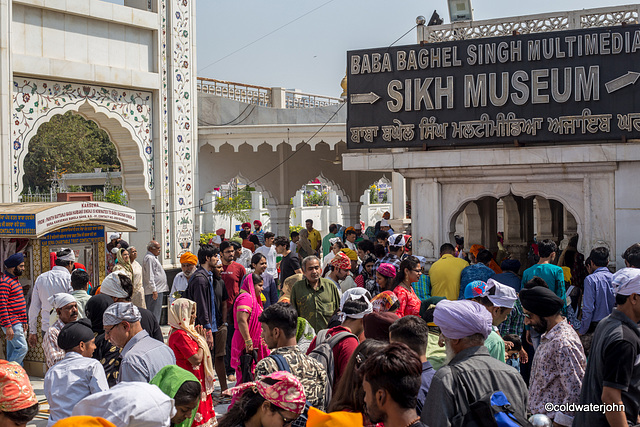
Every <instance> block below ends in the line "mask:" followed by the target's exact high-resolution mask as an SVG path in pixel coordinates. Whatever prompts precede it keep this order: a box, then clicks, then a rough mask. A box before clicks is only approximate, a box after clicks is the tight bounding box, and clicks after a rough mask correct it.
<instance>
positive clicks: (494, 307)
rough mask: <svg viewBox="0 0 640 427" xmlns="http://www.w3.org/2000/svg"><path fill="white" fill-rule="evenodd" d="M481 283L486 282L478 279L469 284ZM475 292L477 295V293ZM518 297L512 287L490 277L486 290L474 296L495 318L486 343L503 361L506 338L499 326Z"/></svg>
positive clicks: (491, 352) (493, 354)
mask: <svg viewBox="0 0 640 427" xmlns="http://www.w3.org/2000/svg"><path fill="white" fill-rule="evenodd" d="M479 283H484V282H481V281H479V280H476V281H473V282H471V283H469V284H468V285H467V286H474V284H479ZM475 294H476V295H477V293H475ZM517 299H518V296H517V295H516V291H515V290H514V289H513V288H512V287H510V286H507V285H503V284H502V283H498V282H496V281H495V280H493V279H489V280H488V281H487V284H486V286H485V287H484V291H483V292H482V293H480V295H478V296H477V297H474V298H473V300H474V301H476V302H478V303H480V304H482V305H483V306H484V307H485V308H486V309H487V310H488V311H489V313H490V314H491V317H492V319H493V320H492V322H491V324H492V331H491V333H490V334H489V336H488V337H487V339H486V341H485V343H484V345H485V347H487V349H488V350H489V354H491V356H493V357H495V358H496V359H498V360H499V361H501V362H504V361H505V348H504V340H503V339H502V337H501V336H500V334H499V333H498V326H499V325H500V324H501V323H502V322H504V321H505V320H507V317H509V314H511V310H512V309H513V305H514V304H515V302H516V300H517Z"/></svg>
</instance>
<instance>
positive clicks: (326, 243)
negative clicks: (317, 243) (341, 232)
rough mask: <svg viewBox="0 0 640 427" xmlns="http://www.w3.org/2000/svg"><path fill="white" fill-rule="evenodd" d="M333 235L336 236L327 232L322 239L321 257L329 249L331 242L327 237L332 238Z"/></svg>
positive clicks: (327, 253) (327, 252) (324, 255)
mask: <svg viewBox="0 0 640 427" xmlns="http://www.w3.org/2000/svg"><path fill="white" fill-rule="evenodd" d="M334 237H336V235H335V234H333V233H329V234H327V235H326V236H324V238H323V239H322V258H324V257H326V256H327V255H329V251H330V250H331V242H329V239H333V238H334Z"/></svg>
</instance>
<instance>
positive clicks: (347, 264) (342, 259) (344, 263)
mask: <svg viewBox="0 0 640 427" xmlns="http://www.w3.org/2000/svg"><path fill="white" fill-rule="evenodd" d="M331 265H332V266H333V267H335V268H341V269H343V270H351V260H350V259H349V257H348V256H347V255H345V253H344V252H338V253H337V254H336V256H334V257H333V259H332V260H331Z"/></svg>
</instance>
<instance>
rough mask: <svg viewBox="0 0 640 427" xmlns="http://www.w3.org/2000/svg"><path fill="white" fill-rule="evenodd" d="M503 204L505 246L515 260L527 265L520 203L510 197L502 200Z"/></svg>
mask: <svg viewBox="0 0 640 427" xmlns="http://www.w3.org/2000/svg"><path fill="white" fill-rule="evenodd" d="M521 200H522V199H520V201H521ZM502 204H503V206H504V246H505V248H506V249H507V250H508V251H509V252H510V253H511V255H512V257H513V258H515V259H518V260H519V261H520V262H521V263H522V265H525V261H526V258H527V242H526V241H525V240H524V239H523V227H522V214H521V211H520V203H518V200H516V199H515V198H514V197H513V196H511V195H509V196H506V197H503V198H502Z"/></svg>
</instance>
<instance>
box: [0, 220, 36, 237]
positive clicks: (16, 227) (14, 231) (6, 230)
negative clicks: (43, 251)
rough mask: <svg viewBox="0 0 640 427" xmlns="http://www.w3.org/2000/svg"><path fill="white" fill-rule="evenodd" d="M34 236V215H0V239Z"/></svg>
mask: <svg viewBox="0 0 640 427" xmlns="http://www.w3.org/2000/svg"><path fill="white" fill-rule="evenodd" d="M34 234H36V216H35V215H0V237H1V236H2V235H7V236H15V235H20V236H29V235H34Z"/></svg>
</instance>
